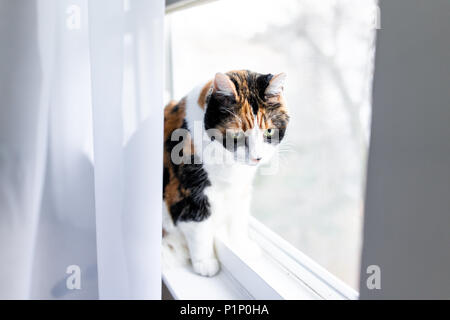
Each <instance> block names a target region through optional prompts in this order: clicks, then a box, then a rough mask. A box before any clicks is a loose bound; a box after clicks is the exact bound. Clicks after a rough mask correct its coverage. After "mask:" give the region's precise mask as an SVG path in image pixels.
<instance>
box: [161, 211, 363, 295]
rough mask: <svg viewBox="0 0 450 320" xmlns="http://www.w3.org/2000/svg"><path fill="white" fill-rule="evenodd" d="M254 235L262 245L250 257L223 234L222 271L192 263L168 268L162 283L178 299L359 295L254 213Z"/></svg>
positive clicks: (218, 243)
mask: <svg viewBox="0 0 450 320" xmlns="http://www.w3.org/2000/svg"><path fill="white" fill-rule="evenodd" d="M250 236H251V238H252V239H253V240H254V241H256V242H257V243H258V244H259V245H260V247H261V248H262V249H263V254H262V255H261V256H260V257H258V258H257V259H245V258H244V257H242V256H240V255H239V254H238V253H236V252H235V251H233V250H232V249H231V248H230V246H229V245H228V244H227V243H226V241H224V240H223V238H221V237H218V238H217V239H216V251H217V255H218V256H219V260H220V262H221V271H220V272H219V274H218V275H216V276H214V277H211V278H207V277H202V276H198V275H197V274H195V273H194V272H193V271H192V269H191V267H187V268H186V267H178V268H173V269H170V270H164V271H163V282H164V284H165V285H166V286H167V288H168V290H169V291H170V293H171V295H172V296H173V297H174V298H175V299H179V300H207V299H216V300H227V299H231V300H242V299H261V300H262V299H267V300H276V299H289V300H290V299H295V300H311V299H357V298H358V293H357V292H356V291H355V290H353V289H352V288H350V287H349V286H348V285H346V284H345V283H343V282H342V281H341V280H340V279H338V278H336V277H335V276H334V275H332V274H331V273H329V272H328V271H327V270H325V269H324V268H322V267H321V266H319V265H318V264H317V263H316V262H314V261H313V260H311V259H310V258H309V257H307V256H306V255H304V254H303V253H301V252H300V251H298V250H297V249H296V248H294V247H293V246H291V245H290V244H289V243H287V242H286V241H285V240H283V239H282V238H280V237H279V236H278V235H276V234H275V233H274V232H272V231H271V230H270V229H268V228H267V227H266V226H264V225H263V224H261V223H260V222H258V221H257V220H256V219H254V218H252V219H251V222H250Z"/></svg>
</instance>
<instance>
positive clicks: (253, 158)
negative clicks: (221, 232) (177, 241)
mask: <svg viewBox="0 0 450 320" xmlns="http://www.w3.org/2000/svg"><path fill="white" fill-rule="evenodd" d="M285 78H286V75H285V74H284V73H280V74H277V75H272V74H260V73H256V72H252V71H248V70H239V71H231V72H227V73H225V74H224V73H217V74H216V75H215V77H214V79H212V80H210V81H208V82H207V83H206V84H203V85H200V86H198V87H196V88H195V89H193V90H192V91H191V92H190V93H189V94H188V95H187V96H185V97H184V98H182V99H181V100H180V101H179V102H178V103H176V102H171V103H169V104H168V105H167V106H166V107H165V109H164V171H163V198H164V202H165V208H164V209H165V210H164V216H163V238H164V237H166V238H169V237H170V234H171V233H173V232H179V233H181V234H182V237H184V239H185V242H186V244H187V249H188V254H189V258H190V261H191V263H192V267H193V269H194V271H195V272H196V273H198V274H200V275H202V276H213V275H215V274H216V273H217V272H218V271H219V269H220V264H219V261H218V260H217V257H216V255H215V251H214V236H215V235H216V232H217V230H218V229H219V228H220V227H222V226H226V229H227V233H228V235H229V239H230V241H231V242H232V244H234V246H235V247H236V248H240V249H242V250H244V251H245V250H246V249H248V250H247V251H255V250H257V248H256V247H255V245H254V244H253V243H252V242H251V241H250V239H249V238H248V234H247V227H248V218H249V215H250V200H251V189H252V180H253V177H254V176H255V173H256V170H257V168H258V166H260V165H261V164H262V163H266V162H268V161H269V160H270V158H271V157H272V156H273V155H274V154H275V153H276V151H277V146H278V144H279V143H280V142H281V140H282V139H283V137H284V136H285V132H286V128H287V125H288V122H289V115H288V112H287V108H286V103H285V100H284V98H283V86H284V81H285ZM163 241H164V239H163ZM173 246H174V245H173V244H171V245H169V247H171V248H172V249H173Z"/></svg>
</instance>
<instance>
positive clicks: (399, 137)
mask: <svg viewBox="0 0 450 320" xmlns="http://www.w3.org/2000/svg"><path fill="white" fill-rule="evenodd" d="M381 28H382V29H381V30H380V31H379V33H378V39H377V54H376V63H375V80H374V91H373V97H374V100H373V122H372V137H371V147H370V155H369V165H368V180H367V190H366V210H365V226H364V245H363V255H362V263H361V280H360V285H361V288H360V290H361V298H362V299H379V298H412V299H415V298H446V299H449V298H450V1H448V0H433V1H425V0H386V1H382V2H381ZM372 264H375V265H379V266H380V268H381V289H380V290H376V289H375V290H368V289H367V287H366V279H367V274H366V268H367V266H368V265H372Z"/></svg>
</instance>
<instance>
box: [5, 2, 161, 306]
mask: <svg viewBox="0 0 450 320" xmlns="http://www.w3.org/2000/svg"><path fill="white" fill-rule="evenodd" d="M163 19H164V1H163V0H155V1H148V0H0V43H1V44H0V45H1V50H0V298H7V299H9V298H16V299H27V298H37V299H40V298H45V299H96V298H100V299H128V298H139V299H148V298H149V299H159V298H160V292H161V289H160V288H161V277H160V260H159V259H160V238H161V205H162V195H161V191H162V139H163V138H162V130H163V114H162V110H163V108H162V106H163V69H162V67H163V52H162V50H163ZM70 266H75V267H76V268H79V270H80V271H81V278H80V288H79V289H78V288H73V287H70V286H68V285H67V282H68V279H69V278H71V277H72V276H73V275H74V274H73V273H72V270H73V268H72V269H71V267H70ZM68 268H69V269H68ZM66 271H67V272H66ZM69 280H70V279H69Z"/></svg>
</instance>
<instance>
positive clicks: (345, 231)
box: [167, 0, 378, 289]
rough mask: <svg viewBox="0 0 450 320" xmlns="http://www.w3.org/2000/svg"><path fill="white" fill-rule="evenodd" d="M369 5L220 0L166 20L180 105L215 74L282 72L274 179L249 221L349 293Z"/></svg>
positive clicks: (263, 188) (373, 13) (372, 12)
mask: <svg viewBox="0 0 450 320" xmlns="http://www.w3.org/2000/svg"><path fill="white" fill-rule="evenodd" d="M376 8H377V7H376V3H375V1H372V0H366V1H361V0H322V1H317V0H277V1H273V0H227V1H223V0H219V1H213V2H210V3H207V4H202V5H198V6H196V7H192V8H189V9H185V10H180V11H177V12H174V13H172V14H169V15H168V16H167V26H168V30H169V32H168V33H169V34H168V36H167V39H168V41H169V42H168V43H167V48H169V49H170V50H168V69H169V71H170V74H169V75H168V80H169V81H167V82H168V83H167V87H168V90H169V91H170V92H171V93H172V96H173V98H175V99H179V98H181V97H183V96H184V95H185V94H186V93H188V92H189V91H190V90H191V89H192V88H193V87H194V86H195V85H197V84H199V83H204V82H206V81H207V80H209V79H211V78H213V76H214V74H215V73H216V72H226V71H229V70H236V69H249V70H252V71H257V72H260V73H273V74H275V73H279V72H285V73H286V74H287V82H286V86H285V97H286V101H287V106H288V108H289V112H290V115H291V122H290V124H289V128H288V132H287V136H286V139H285V140H284V141H283V143H282V145H281V147H280V158H279V160H280V161H279V162H278V164H279V166H278V170H277V173H276V174H273V175H258V176H257V177H256V180H255V188H254V193H253V202H252V214H253V215H254V216H255V217H257V218H258V219H259V220H260V221H262V222H263V223H264V224H266V225H267V226H268V227H270V228H271V229H272V230H274V231H275V232H277V233H278V234H279V235H280V236H282V237H283V238H284V239H286V240H287V241H289V242H290V243H291V244H293V245H294V246H295V247H296V248H298V249H299V250H301V251H302V252H304V253H306V254H307V255H309V256H310V257H311V258H313V259H314V260H316V261H317V262H318V263H320V264H321V265H323V266H324V267H325V268H327V269H328V270H329V271H331V272H332V273H333V274H335V275H337V276H338V277H340V278H341V279H342V280H344V281H345V282H346V283H348V284H349V285H351V286H352V287H354V288H355V289H357V283H358V274H359V257H360V247H361V228H362V217H363V190H364V188H363V185H364V180H365V165H366V153H367V150H368V141H369V117H370V91H371V90H370V89H371V81H372V71H373V55H374V38H375V30H376V27H377V26H376V22H377V13H378V10H377V9H376Z"/></svg>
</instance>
